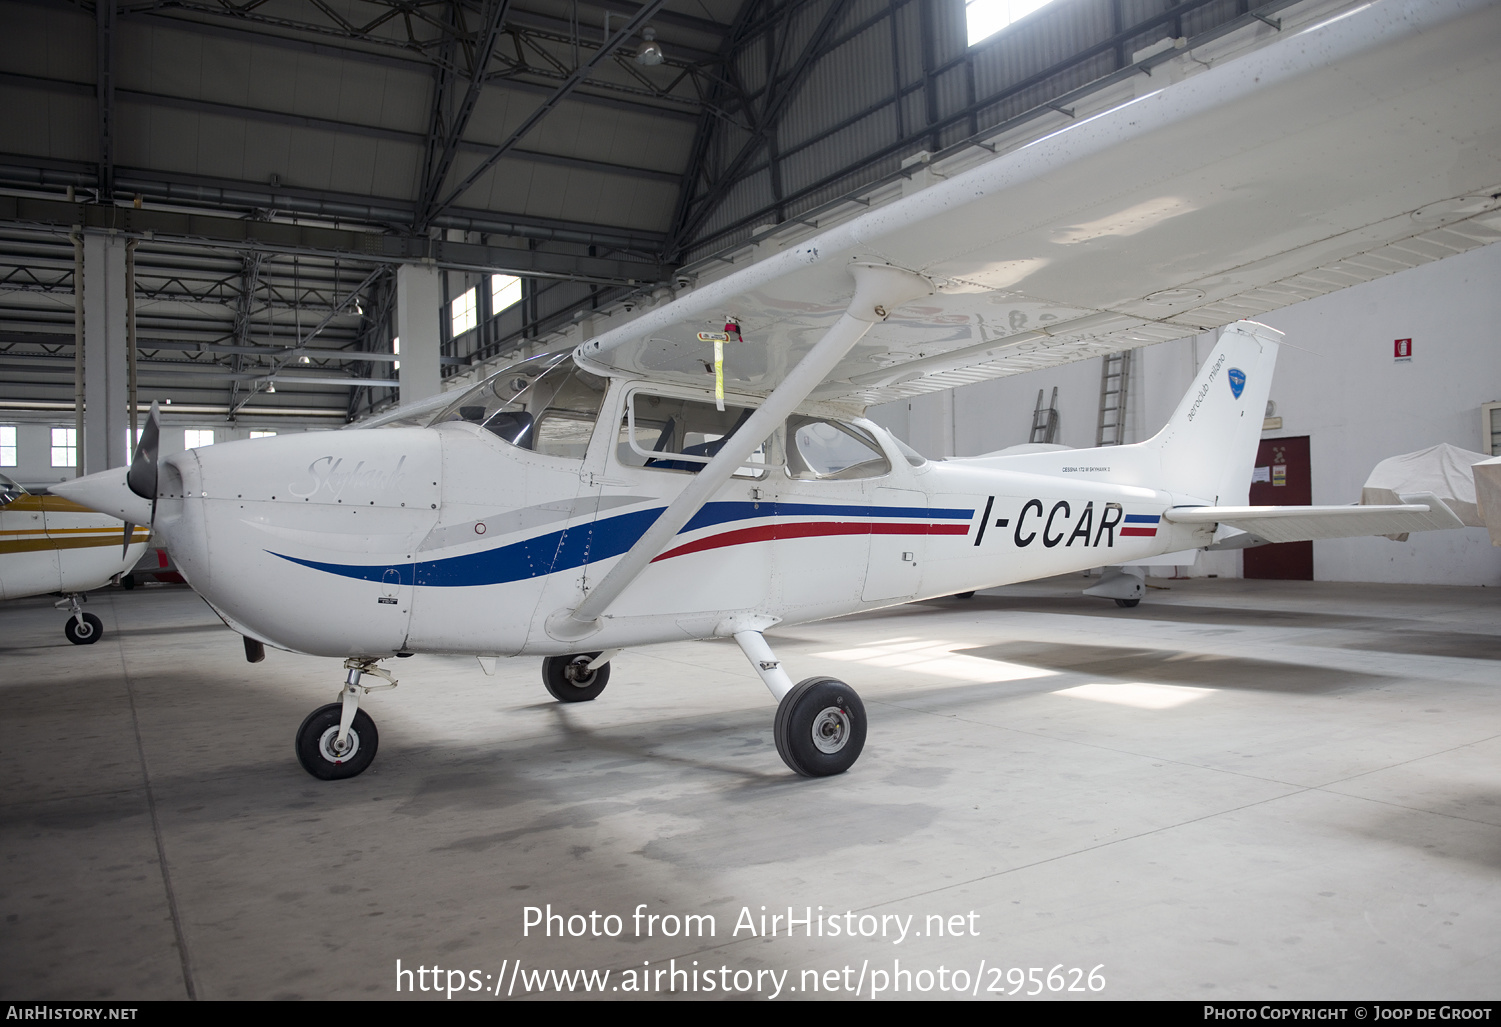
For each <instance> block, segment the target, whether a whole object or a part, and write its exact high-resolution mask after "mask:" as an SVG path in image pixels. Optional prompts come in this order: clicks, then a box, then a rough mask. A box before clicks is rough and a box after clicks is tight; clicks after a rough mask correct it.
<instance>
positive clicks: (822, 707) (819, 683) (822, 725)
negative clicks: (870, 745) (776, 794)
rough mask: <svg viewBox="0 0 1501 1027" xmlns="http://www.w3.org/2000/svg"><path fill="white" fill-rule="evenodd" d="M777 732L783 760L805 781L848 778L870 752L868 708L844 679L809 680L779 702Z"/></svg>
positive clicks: (820, 678) (797, 686)
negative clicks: (867, 745) (865, 752)
mask: <svg viewBox="0 0 1501 1027" xmlns="http://www.w3.org/2000/svg"><path fill="white" fill-rule="evenodd" d="M772 733H773V735H774V737H775V738H776V743H777V752H778V754H780V755H781V757H782V761H783V762H784V763H786V764H787V766H789V767H791V768H792V769H793V770H795V771H796V772H797V773H799V774H801V775H802V776H803V777H828V776H830V775H832V774H842V773H844V772H845V771H846V770H848V769H849V768H850V767H852V766H854V763H855V760H857V759H859V758H860V751H861V750H862V749H864V748H865V704H864V703H862V702H861V701H860V697H859V696H858V695H856V694H855V690H854V689H853V688H851V687H850V686H849V685H846V684H845V683H844V682H843V681H839V680H837V679H835V678H822V677H813V678H808V679H807V680H806V681H802V682H800V683H799V684H797V685H796V686H795V687H794V688H793V689H792V691H790V692H788V693H787V694H786V695H784V696H783V697H782V701H781V702H780V703H778V704H777V717H776V721H775V724H774V726H773V731H772Z"/></svg>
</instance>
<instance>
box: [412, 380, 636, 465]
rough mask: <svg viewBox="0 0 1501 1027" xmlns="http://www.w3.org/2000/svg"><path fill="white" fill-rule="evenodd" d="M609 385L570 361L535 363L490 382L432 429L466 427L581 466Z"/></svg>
mask: <svg viewBox="0 0 1501 1027" xmlns="http://www.w3.org/2000/svg"><path fill="white" fill-rule="evenodd" d="M605 385H606V381H605V379H603V378H601V377H599V376H598V375H594V374H590V373H589V372H588V371H585V370H584V369H582V368H580V367H579V366H578V365H576V364H575V363H574V362H573V360H572V359H570V358H568V357H566V356H560V355H558V354H550V355H548V356H544V357H535V358H533V359H531V360H527V361H523V362H522V363H520V364H516V365H513V366H512V367H509V368H506V369H505V370H504V371H501V372H499V373H498V374H494V375H491V376H490V377H489V378H486V379H485V380H484V381H483V382H481V383H480V384H479V385H477V386H475V387H474V388H473V389H470V390H469V391H468V392H466V393H465V394H464V395H463V397H462V398H460V399H459V400H458V402H456V403H454V404H453V405H452V406H450V407H449V408H448V409H446V410H444V411H443V413H441V414H439V415H438V416H437V417H436V418H434V419H433V421H432V422H431V423H432V424H435V425H436V424H442V423H444V422H447V421H468V422H470V423H472V424H478V425H480V426H481V427H483V428H484V429H485V430H486V431H489V432H490V433H491V434H493V435H496V436H498V437H499V438H501V439H504V440H505V441H506V442H509V443H510V444H511V445H513V446H517V447H519V448H521V449H529V450H532V451H533V452H536V453H543V454H546V455H548V456H558V457H566V458H568V459H572V460H582V459H583V458H584V455H585V453H586V452H587V450H588V448H589V439H590V437H591V436H592V435H593V433H594V425H595V422H596V421H598V420H599V411H600V407H601V405H602V404H603V402H604V396H605Z"/></svg>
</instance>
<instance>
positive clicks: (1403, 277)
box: [869, 244, 1501, 585]
mask: <svg viewBox="0 0 1501 1027" xmlns="http://www.w3.org/2000/svg"><path fill="white" fill-rule="evenodd" d="M1258 320H1261V321H1263V322H1264V323H1266V324H1269V325H1271V326H1272V327H1273V328H1276V329H1278V330H1279V331H1282V332H1285V333H1286V339H1285V345H1284V346H1283V347H1282V350H1281V353H1280V355H1279V357H1278V360H1277V377H1276V381H1275V382H1274V383H1273V385H1272V400H1273V402H1275V403H1276V405H1277V410H1276V413H1277V416H1280V417H1281V418H1282V424H1283V427H1282V428H1281V430H1278V431H1269V432H1266V433H1264V435H1263V438H1282V437H1290V436H1300V435H1307V436H1309V441H1310V450H1311V456H1312V464H1313V501H1314V502H1315V503H1332V504H1337V503H1352V502H1355V501H1357V500H1358V499H1359V498H1360V486H1361V484H1362V483H1363V482H1364V481H1365V479H1366V476H1367V475H1369V474H1370V472H1371V469H1372V468H1373V467H1375V465H1376V464H1377V463H1378V462H1379V461H1381V460H1383V459H1385V458H1386V457H1389V456H1394V455H1396V454H1398V453H1410V452H1412V451H1414V450H1418V449H1423V448H1425V447H1427V446H1433V445H1436V444H1438V443H1440V442H1448V443H1452V444H1453V445H1456V446H1460V447H1462V448H1464V449H1469V450H1475V451H1480V450H1481V445H1482V444H1481V436H1480V432H1481V427H1480V405H1481V404H1482V403H1488V402H1493V401H1497V400H1501V244H1495V245H1491V246H1486V247H1482V248H1480V249H1478V250H1472V251H1470V252H1468V253H1463V254H1459V255H1457V256H1453V257H1448V258H1445V259H1444V260H1440V261H1435V262H1433V263H1431V264H1425V265H1422V266H1421V267H1416V268H1413V269H1411V270H1408V271H1403V272H1401V273H1399V274H1396V275H1391V276H1388V277H1386V278H1380V279H1377V280H1376V281H1373V282H1368V283H1366V284H1364V285H1357V286H1353V287H1351V288H1348V289H1344V290H1341V291H1339V292H1335V293H1331V294H1329V295H1327V296H1322V297H1319V298H1318V299H1313V300H1308V301H1307V302H1304V303H1299V304H1295V305H1293V306H1290V307H1285V308H1283V309H1282V310H1278V311H1274V312H1272V313H1269V314H1265V315H1263V316H1262V317H1260V318H1259V319H1258ZM1214 338H1215V336H1214V334H1213V333H1208V334H1205V335H1202V336H1199V337H1198V338H1195V339H1181V340H1178V341H1176V342H1169V343H1163V344H1161V345H1158V346H1152V347H1148V348H1146V349H1141V350H1137V351H1136V356H1135V361H1136V363H1135V367H1134V368H1133V370H1132V383H1131V396H1130V401H1129V404H1128V418H1127V432H1126V438H1127V440H1128V441H1138V440H1141V439H1145V438H1148V437H1150V436H1151V435H1152V434H1153V433H1155V432H1156V431H1157V430H1158V429H1160V428H1161V427H1162V425H1163V424H1164V423H1165V422H1166V421H1167V418H1168V416H1169V415H1170V414H1171V413H1172V411H1173V408H1174V407H1175V406H1176V404H1177V402H1178V400H1179V399H1180V398H1181V397H1182V395H1183V392H1184V390H1185V389H1187V388H1188V384H1189V382H1190V381H1192V379H1193V375H1194V373H1195V371H1196V370H1197V367H1198V364H1199V362H1200V361H1201V360H1202V359H1203V358H1205V357H1207V356H1208V355H1209V351H1210V350H1211V349H1212V348H1213V345H1214ZM1397 339H1411V340H1412V353H1413V356H1412V359H1411V360H1410V361H1405V362H1398V361H1396V360H1395V359H1394V358H1393V342H1394V341H1395V340H1397ZM1054 385H1056V386H1058V408H1059V413H1060V417H1059V435H1058V439H1057V441H1059V442H1061V443H1063V444H1065V445H1069V446H1079V447H1083V446H1092V445H1094V439H1095V428H1096V422H1097V418H1098V409H1099V398H1100V361H1098V360H1089V361H1083V362H1081V363H1078V364H1070V365H1066V366H1063V367H1059V368H1055V369H1053V370H1050V371H1043V372H1038V373H1036V374H1026V375H1017V376H1015V377H1012V378H1002V379H996V380H993V381H988V382H981V383H978V384H976V385H970V386H966V387H965V388H962V389H956V390H953V391H952V392H947V393H934V394H931V395H925V396H918V397H914V398H913V399H912V400H910V401H905V402H897V403H887V404H883V405H882V406H878V407H872V408H871V410H870V412H869V413H870V417H871V418H872V419H873V420H875V421H876V422H877V423H879V424H883V425H885V426H887V427H889V428H891V429H892V430H893V431H895V432H896V433H897V434H898V435H901V436H902V437H903V438H904V439H907V440H908V441H909V442H911V444H912V445H913V446H914V447H916V448H917V449H918V450H919V451H921V452H923V453H926V454H928V455H930V456H940V455H958V456H973V455H978V454H980V453H987V452H993V451H994V450H997V449H1003V448H1005V447H1006V446H1012V445H1016V444H1018V443H1022V442H1026V441H1027V436H1028V432H1029V430H1030V427H1031V423H1032V410H1033V407H1034V405H1035V403H1036V401H1037V390H1038V389H1039V388H1041V389H1044V390H1045V392H1044V404H1046V400H1047V398H1048V396H1049V395H1050V394H1051V392H1052V389H1053V386H1054ZM1239 567H1240V561H1239V556H1238V554H1229V553H1223V554H1200V555H1199V557H1198V561H1197V563H1196V565H1195V567H1194V568H1193V570H1192V571H1190V573H1193V574H1205V573H1215V574H1219V575H1221V576H1232V575H1234V576H1238V575H1239V573H1240V569H1239ZM1314 577H1315V578H1316V579H1317V580H1320V581H1372V582H1392V583H1412V584H1455V585H1501V549H1497V548H1494V547H1492V546H1491V544H1490V542H1489V539H1488V537H1487V535H1486V533H1485V531H1484V530H1483V529H1480V528H1467V529H1464V530H1463V531H1453V532H1431V533H1426V534H1416V535H1413V536H1412V537H1411V538H1410V540H1409V541H1407V542H1392V541H1390V540H1388V539H1385V538H1361V539H1338V540H1333V541H1327V542H1315V543H1314Z"/></svg>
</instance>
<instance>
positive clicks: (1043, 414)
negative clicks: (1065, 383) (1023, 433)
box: [1027, 385, 1058, 443]
mask: <svg viewBox="0 0 1501 1027" xmlns="http://www.w3.org/2000/svg"><path fill="white" fill-rule="evenodd" d="M1027 441H1028V442H1049V443H1054V442H1057V441H1058V386H1056V385H1054V386H1053V401H1052V402H1051V403H1049V404H1048V406H1047V407H1046V408H1044V407H1043V405H1042V390H1041V389H1038V390H1037V406H1036V408H1035V409H1034V410H1033V411H1032V434H1031V435H1029V436H1028V437H1027Z"/></svg>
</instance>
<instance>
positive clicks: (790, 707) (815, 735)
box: [735, 631, 865, 777]
mask: <svg viewBox="0 0 1501 1027" xmlns="http://www.w3.org/2000/svg"><path fill="white" fill-rule="evenodd" d="M735 641H736V642H738V643H739V644H740V651H741V652H743V653H744V654H745V657H746V659H748V660H750V662H751V666H752V667H754V668H755V669H756V673H757V674H759V675H761V680H762V681H763V682H765V684H766V687H767V688H768V689H769V690H770V691H771V694H772V695H773V696H775V697H776V700H777V715H776V720H775V721H774V722H773V731H772V735H773V737H775V739H776V743H777V753H778V755H780V756H781V757H782V762H783V763H786V764H787V766H789V767H791V768H792V769H793V770H794V771H796V772H797V773H799V774H801V775H802V776H803V777H828V776H830V775H832V774H842V773H844V772H845V771H846V770H848V769H849V768H850V767H852V766H854V764H855V760H857V759H859V758H860V752H861V750H862V749H864V748H865V705H864V704H863V703H862V702H860V697H859V696H858V695H856V694H855V690H854V689H853V688H851V687H850V686H849V685H846V684H845V683H844V682H843V681H839V680H837V679H835V678H829V677H811V678H806V679H804V680H803V681H800V682H798V683H797V684H796V685H794V684H793V683H792V679H791V678H790V677H788V676H787V672H786V671H785V670H783V669H782V662H781V661H780V660H778V659H777V658H776V656H775V654H773V653H772V651H771V647H770V646H769V645H767V644H766V639H765V638H764V637H763V636H762V635H761V632H759V631H737V632H735Z"/></svg>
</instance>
